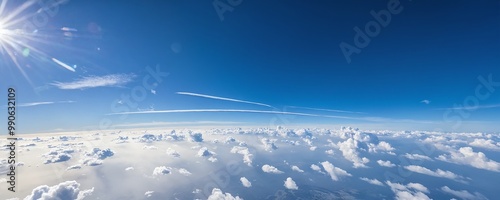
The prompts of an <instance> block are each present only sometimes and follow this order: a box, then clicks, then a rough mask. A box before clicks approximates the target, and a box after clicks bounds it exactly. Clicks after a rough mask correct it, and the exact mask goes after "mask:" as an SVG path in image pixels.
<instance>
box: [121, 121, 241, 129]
mask: <svg viewBox="0 0 500 200" xmlns="http://www.w3.org/2000/svg"><path fill="white" fill-rule="evenodd" d="M244 123H245V122H232V121H192V122H187V121H183V122H144V123H133V124H130V123H127V124H117V125H114V127H117V128H118V127H158V126H177V125H230V124H244Z"/></svg>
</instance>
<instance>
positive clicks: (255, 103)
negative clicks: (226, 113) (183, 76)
mask: <svg viewBox="0 0 500 200" xmlns="http://www.w3.org/2000/svg"><path fill="white" fill-rule="evenodd" d="M177 94H182V95H189V96H196V97H204V98H209V99H218V100H223V101H233V102H239V103H247V104H254V105H259V106H266V107H270V108H272V106H270V105H267V104H263V103H257V102H251V101H244V100H238V99H231V98H225V97H217V96H211V95H205V94H196V93H191V92H177Z"/></svg>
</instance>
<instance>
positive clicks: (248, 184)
mask: <svg viewBox="0 0 500 200" xmlns="http://www.w3.org/2000/svg"><path fill="white" fill-rule="evenodd" d="M240 181H241V184H243V186H244V187H247V188H248V187H252V183H251V182H250V181H249V180H248V179H247V178H245V177H241V178H240Z"/></svg>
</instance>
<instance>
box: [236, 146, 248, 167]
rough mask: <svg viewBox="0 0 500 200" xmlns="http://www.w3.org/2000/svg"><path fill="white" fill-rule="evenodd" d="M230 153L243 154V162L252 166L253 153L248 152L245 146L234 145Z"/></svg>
mask: <svg viewBox="0 0 500 200" xmlns="http://www.w3.org/2000/svg"><path fill="white" fill-rule="evenodd" d="M231 153H238V154H241V155H243V162H244V163H246V164H247V165H248V166H252V160H253V154H251V153H250V151H249V150H248V148H247V147H240V146H234V147H233V148H232V149H231Z"/></svg>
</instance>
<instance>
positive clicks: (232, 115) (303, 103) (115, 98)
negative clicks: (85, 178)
mask: <svg viewBox="0 0 500 200" xmlns="http://www.w3.org/2000/svg"><path fill="white" fill-rule="evenodd" d="M1 2H2V4H1V7H2V8H3V9H1V10H2V12H1V14H0V44H1V49H2V50H1V62H0V70H1V72H2V73H1V74H2V79H1V80H0V84H1V85H0V86H1V89H2V90H3V91H4V92H2V94H3V95H5V97H4V98H3V99H4V100H3V102H1V103H0V105H3V107H1V108H0V109H2V110H4V111H3V113H5V111H6V110H7V109H6V105H7V102H6V99H7V97H6V95H7V92H6V91H7V89H8V88H9V87H13V88H15V89H16V95H17V96H16V97H17V98H16V103H17V118H16V122H17V124H16V125H17V126H18V129H17V130H18V132H19V133H39V132H60V131H82V130H99V129H110V128H116V129H122V128H133V127H138V128H149V127H153V126H165V127H171V126H195V125H196V126H255V127H273V128H274V127H276V126H278V125H281V126H301V127H321V126H354V127H363V128H369V129H391V130H443V131H472V132H478V131H480V132H498V130H499V129H500V125H498V123H496V121H498V119H499V114H498V113H499V112H498V110H499V109H500V95H499V93H500V91H499V90H500V68H499V67H498V64H499V63H500V56H499V55H500V37H499V36H500V2H499V1H481V2H480V3H478V2H475V1H439V2H436V1H430V0H419V1H410V0H401V1H393V0H391V1H357V0H356V1H326V0H322V1H315V3H311V2H308V1H273V2H269V1H247V0H240V1H224V0H215V1H205V2H191V1H178V0H172V1H160V0H148V1H142V0H130V1H119V3H118V1H98V0H85V1H84V0H56V1H51V2H52V3H53V4H47V3H45V4H44V1H13V0H11V1H6V0H3V1H1ZM18 11H19V12H18ZM387 14H388V15H387ZM387 16H390V17H387ZM367 27H368V29H367ZM346 52H347V53H346ZM6 116H7V115H6V114H5V117H6ZM5 117H4V118H5ZM0 128H2V130H5V129H6V125H5V123H1V125H0Z"/></svg>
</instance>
